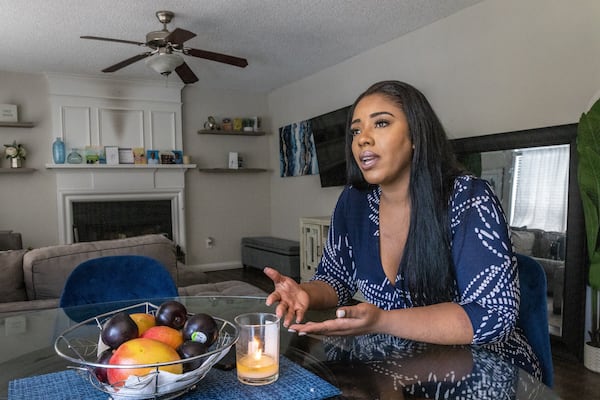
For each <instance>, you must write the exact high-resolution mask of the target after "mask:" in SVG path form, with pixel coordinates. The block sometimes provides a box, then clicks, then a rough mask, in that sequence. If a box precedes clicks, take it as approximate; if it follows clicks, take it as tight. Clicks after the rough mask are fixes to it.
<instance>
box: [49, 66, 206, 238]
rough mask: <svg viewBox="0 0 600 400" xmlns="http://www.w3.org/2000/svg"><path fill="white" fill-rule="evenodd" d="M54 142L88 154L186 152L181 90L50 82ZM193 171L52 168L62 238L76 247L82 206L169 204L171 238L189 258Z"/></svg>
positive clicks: (56, 77)
mask: <svg viewBox="0 0 600 400" xmlns="http://www.w3.org/2000/svg"><path fill="white" fill-rule="evenodd" d="M47 77H48V84H49V92H50V103H51V110H52V111H51V112H52V121H53V129H52V138H54V137H57V136H58V137H61V138H62V140H63V142H64V143H65V144H66V150H67V154H68V153H69V152H70V151H71V150H72V149H79V150H83V149H85V148H86V147H88V146H93V147H96V148H103V147H104V146H117V147H119V148H136V147H138V148H144V149H145V150H150V149H152V150H158V151H170V150H183V141H182V132H181V124H182V123H181V89H182V88H183V87H184V85H183V84H181V83H179V82H170V83H169V85H165V83H164V81H162V80H152V81H141V80H120V79H113V78H106V77H90V76H75V75H61V74H48V75H47ZM194 167H195V165H193V164H189V165H182V164H178V165H163V164H159V165H153V164H152V165H151V164H118V165H106V164H46V168H48V169H51V170H52V171H54V172H55V173H56V190H57V192H56V193H57V204H58V231H59V232H58V236H59V241H60V243H73V242H74V241H75V239H76V238H74V237H73V236H74V234H73V204H74V203H77V202H96V201H97V202H110V201H115V202H119V201H146V200H169V201H170V203H171V220H172V221H171V222H172V224H171V228H172V231H173V232H172V238H173V240H174V241H175V243H177V244H178V245H179V246H180V247H181V249H182V250H185V244H186V238H185V215H184V211H185V196H184V190H185V179H184V177H185V172H186V171H187V170H188V169H190V168H194Z"/></svg>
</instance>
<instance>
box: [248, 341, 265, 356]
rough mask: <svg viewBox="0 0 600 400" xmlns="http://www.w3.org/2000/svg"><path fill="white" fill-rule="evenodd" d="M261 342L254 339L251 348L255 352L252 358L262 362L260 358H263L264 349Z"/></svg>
mask: <svg viewBox="0 0 600 400" xmlns="http://www.w3.org/2000/svg"><path fill="white" fill-rule="evenodd" d="M260 345H261V343H260V340H259V339H258V338H256V337H255V338H253V339H252V344H251V346H250V348H251V349H252V350H253V351H252V352H251V353H252V354H251V355H252V357H253V358H254V359H255V360H260V358H261V357H262V349H261V348H260Z"/></svg>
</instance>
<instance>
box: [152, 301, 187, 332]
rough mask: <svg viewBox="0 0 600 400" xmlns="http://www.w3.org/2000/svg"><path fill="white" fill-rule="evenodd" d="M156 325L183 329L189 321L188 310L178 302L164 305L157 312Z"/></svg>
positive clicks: (169, 302)
mask: <svg viewBox="0 0 600 400" xmlns="http://www.w3.org/2000/svg"><path fill="white" fill-rule="evenodd" d="M155 319H156V325H166V326H169V327H171V328H173V329H181V328H183V325H184V324H185V321H186V320H187V309H186V308H185V306H184V305H183V304H181V303H180V302H178V301H175V300H171V301H166V302H164V303H162V304H161V305H160V306H159V307H158V310H156V316H155Z"/></svg>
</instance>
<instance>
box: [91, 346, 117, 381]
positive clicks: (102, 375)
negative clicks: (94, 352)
mask: <svg viewBox="0 0 600 400" xmlns="http://www.w3.org/2000/svg"><path fill="white" fill-rule="evenodd" d="M112 354H113V350H112V349H107V350H104V351H103V352H102V353H100V355H99V356H98V360H96V364H102V365H108V362H109V361H110V358H111V357H112ZM106 371H107V369H106V368H102V367H96V368H94V374H96V378H98V380H99V381H100V382H102V383H108V377H107V376H106Z"/></svg>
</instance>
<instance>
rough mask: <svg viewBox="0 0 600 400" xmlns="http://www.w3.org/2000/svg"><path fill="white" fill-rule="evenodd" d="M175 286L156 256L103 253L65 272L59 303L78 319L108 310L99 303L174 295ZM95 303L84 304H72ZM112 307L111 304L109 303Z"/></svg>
mask: <svg viewBox="0 0 600 400" xmlns="http://www.w3.org/2000/svg"><path fill="white" fill-rule="evenodd" d="M177 295H178V293H177V286H176V285H175V282H174V281H173V278H172V277H171V274H169V272H168V271H167V269H166V268H165V267H164V266H163V265H162V264H161V263H160V262H158V261H157V260H155V259H153V258H150V257H145V256H107V257H99V258H93V259H90V260H87V261H84V262H82V263H81V264H79V265H78V266H77V267H76V268H75V269H74V270H73V271H72V272H71V274H70V275H69V277H68V278H67V281H66V282H65V286H64V288H63V291H62V294H61V297H60V302H59V305H60V307H61V308H65V309H66V312H67V314H68V315H69V316H70V317H71V318H72V319H74V320H78V321H82V320H83V319H87V318H90V317H93V316H94V315H98V314H101V313H102V312H108V311H111V307H110V306H100V305H99V304H100V303H107V302H116V301H129V302H124V303H123V306H124V307H125V306H127V305H128V304H135V303H137V302H139V301H145V300H152V299H157V300H158V299H160V300H164V299H168V298H173V297H177ZM86 304H87V305H89V304H98V306H97V307H85V311H82V310H79V311H78V309H77V307H76V306H81V305H86ZM112 308H114V305H113V306H112Z"/></svg>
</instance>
